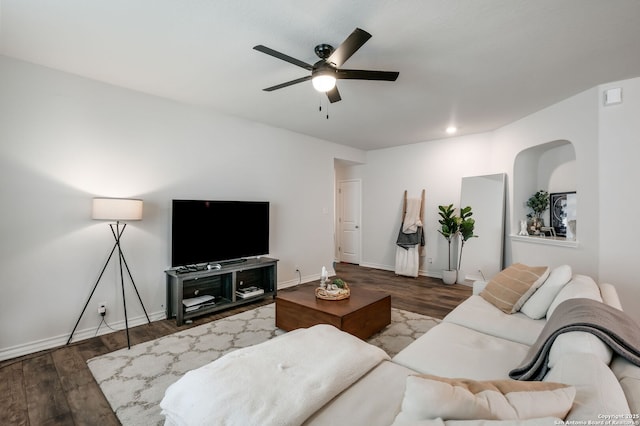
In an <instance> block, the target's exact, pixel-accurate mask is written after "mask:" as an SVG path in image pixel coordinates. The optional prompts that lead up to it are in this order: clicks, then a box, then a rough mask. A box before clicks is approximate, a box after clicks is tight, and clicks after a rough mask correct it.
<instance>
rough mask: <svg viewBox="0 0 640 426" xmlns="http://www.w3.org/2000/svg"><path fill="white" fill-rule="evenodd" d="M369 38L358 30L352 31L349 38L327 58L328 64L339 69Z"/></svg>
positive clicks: (364, 32) (367, 34)
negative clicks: (332, 64)
mask: <svg viewBox="0 0 640 426" xmlns="http://www.w3.org/2000/svg"><path fill="white" fill-rule="evenodd" d="M370 38H371V34H369V33H368V32H366V31H365V30H361V29H360V28H356V29H355V30H353V32H352V33H351V34H349V37H347V38H346V40H345V41H343V42H342V44H341V45H340V46H338V47H337V48H336V50H334V52H333V53H332V54H331V56H329V57H328V58H327V61H328V62H331V63H334V64H335V66H336V67H340V66H341V65H342V64H344V63H345V62H346V61H347V59H349V58H350V57H351V55H353V54H354V53H356V51H357V50H358V49H360V48H361V47H362V45H363V44H365V43H366V42H367V40H369V39H370Z"/></svg>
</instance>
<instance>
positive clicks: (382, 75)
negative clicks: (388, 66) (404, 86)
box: [336, 70, 400, 81]
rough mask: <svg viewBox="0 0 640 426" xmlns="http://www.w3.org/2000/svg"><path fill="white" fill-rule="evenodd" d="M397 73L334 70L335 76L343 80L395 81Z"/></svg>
mask: <svg viewBox="0 0 640 426" xmlns="http://www.w3.org/2000/svg"><path fill="white" fill-rule="evenodd" d="M399 75H400V73H399V72H397V71H370V70H336V78H337V79H343V80H346V79H350V80H384V81H396V79H397V78H398V76H399Z"/></svg>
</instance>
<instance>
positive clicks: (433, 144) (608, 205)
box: [352, 78, 640, 321]
mask: <svg viewBox="0 0 640 426" xmlns="http://www.w3.org/2000/svg"><path fill="white" fill-rule="evenodd" d="M607 87H623V89H624V95H623V97H624V102H623V104H621V105H616V106H611V107H602V106H601V105H602V103H601V102H602V101H601V92H602V90H604V89H605V88H607ZM639 116H640V78H636V79H633V80H627V81H624V82H618V83H611V84H610V85H606V86H602V87H600V88H593V89H590V90H587V91H585V92H582V93H580V94H577V95H575V96H573V97H571V98H569V99H566V100H564V101H562V102H559V103H557V104H555V105H552V106H549V107H548V108H545V109H543V110H541V111H539V112H536V113H534V114H531V115H530V116H527V117H524V118H522V119H521V120H518V121H516V122H514V123H511V124H509V125H507V126H504V127H502V128H500V129H497V130H495V131H494V132H490V133H484V134H479V135H472V136H464V137H453V138H448V139H443V140H436V141H430V142H423V143H418V144H413V145H406V146H401V147H397V148H390V149H381V150H376V151H369V152H367V161H366V164H365V165H363V166H358V167H357V168H354V170H355V173H352V175H356V176H359V177H362V178H363V182H364V183H363V194H364V195H363V197H364V200H363V206H364V208H363V216H364V217H363V228H362V231H363V245H364V251H363V264H364V265H365V266H373V267H379V268H383V269H390V270H392V269H393V263H394V253H395V239H396V236H397V230H398V226H399V222H400V214H401V208H402V193H403V191H404V190H405V189H407V190H408V191H409V194H410V195H413V196H417V195H418V194H419V191H420V190H421V189H422V188H425V189H426V190H427V203H426V213H427V214H426V217H425V222H426V223H425V231H426V236H427V246H426V252H425V258H431V259H432V260H433V263H432V264H429V263H424V262H423V264H422V265H421V273H422V274H425V275H430V276H440V274H441V270H442V269H443V268H445V266H446V261H447V251H446V242H445V240H444V238H442V237H441V236H440V235H439V234H438V233H437V231H436V230H437V227H438V223H437V220H438V217H437V210H436V209H437V206H438V205H439V204H448V203H455V204H456V205H457V204H458V201H459V196H460V180H461V178H462V177H463V176H473V175H483V174H492V173H501V172H506V173H507V174H508V183H507V187H508V195H507V223H506V224H507V230H506V231H507V234H509V233H517V232H518V227H517V224H518V223H519V220H520V219H521V218H523V216H524V215H525V214H526V208H525V207H524V206H522V204H523V202H524V201H525V200H526V199H527V198H528V197H529V196H530V195H531V194H532V193H533V192H535V190H537V189H540V188H537V187H536V185H538V184H539V182H537V181H535V178H534V181H532V182H530V184H531V191H526V194H515V193H514V182H513V179H514V169H513V168H514V163H515V159H516V156H517V155H518V153H520V152H522V151H523V150H526V149H528V148H531V147H535V146H538V145H541V144H546V143H549V142H554V141H568V142H570V143H571V146H568V145H566V142H562V143H565V145H563V146H560V147H558V148H555V149H554V150H552V151H551V154H553V155H555V158H553V159H549V160H550V162H552V163H553V162H555V163H554V165H552V166H550V167H552V168H553V167H555V169H554V170H553V172H552V171H551V169H549V170H546V171H545V172H544V173H545V174H551V182H550V184H551V187H550V189H551V190H553V191H565V190H576V191H577V193H578V207H577V209H578V224H579V225H578V239H579V243H578V245H577V247H558V246H549V245H540V244H531V243H526V242H516V241H511V239H510V238H507V239H506V244H505V257H506V258H505V262H506V264H507V265H508V264H511V263H513V262H524V263H529V264H546V265H549V266H552V267H553V266H558V265H560V264H564V263H567V264H570V265H571V266H572V268H573V271H574V273H578V274H586V275H591V276H593V277H594V278H595V279H596V280H597V281H600V282H604V281H608V282H612V283H613V284H615V285H616V286H617V287H618V289H619V292H620V295H621V298H622V303H623V306H624V308H625V310H626V311H627V312H628V313H629V314H630V315H631V316H632V317H634V318H635V319H636V320H638V321H640V284H638V280H637V278H636V275H637V274H638V272H637V269H636V268H634V267H633V265H634V261H635V260H636V258H637V252H638V250H637V248H636V246H637V243H636V242H635V240H634V237H635V235H636V232H635V226H634V220H635V213H636V212H637V211H640V197H638V196H635V195H634V192H633V189H634V186H633V185H634V184H635V182H638V181H640V170H639V168H638V166H637V159H638V158H640V121H639V120H638V117H639ZM572 149H573V150H575V161H573V160H572V158H573V155H574V154H573V152H571V151H572ZM551 154H549V155H551ZM559 158H560V159H559ZM558 162H561V163H562V164H563V165H562V166H561V167H558V164H559V163H558ZM536 167H539V166H538V163H536ZM532 174H533V175H537V174H540V171H539V170H538V171H535V173H532ZM564 186H567V187H568V186H573V188H568V189H566V188H564ZM474 242H476V241H475V240H472V241H471V242H470V243H469V244H473V243H474ZM423 260H425V259H423Z"/></svg>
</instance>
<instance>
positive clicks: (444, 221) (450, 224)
mask: <svg viewBox="0 0 640 426" xmlns="http://www.w3.org/2000/svg"><path fill="white" fill-rule="evenodd" d="M438 215H440V218H441V219H440V220H438V223H439V224H440V229H438V232H439V233H440V234H442V236H443V237H444V238H445V239H446V240H447V243H448V244H449V269H448V270H449V271H451V270H452V269H451V242H452V241H453V240H454V239H455V238H456V237H457V236H458V233H459V232H460V218H459V217H457V216H456V209H455V208H454V207H453V204H449V205H448V206H438Z"/></svg>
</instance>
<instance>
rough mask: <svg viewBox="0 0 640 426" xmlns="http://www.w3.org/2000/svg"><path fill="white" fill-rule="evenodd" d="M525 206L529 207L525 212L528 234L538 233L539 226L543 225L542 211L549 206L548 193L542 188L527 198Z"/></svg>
mask: <svg viewBox="0 0 640 426" xmlns="http://www.w3.org/2000/svg"><path fill="white" fill-rule="evenodd" d="M527 207H529V208H530V209H531V212H530V213H529V214H527V218H528V219H529V221H530V222H529V226H528V228H527V229H528V231H529V235H540V228H541V227H543V226H544V221H543V219H542V213H544V212H545V211H546V210H547V208H549V193H548V192H547V191H545V190H543V189H541V190H540V191H538V192H536V193H535V194H533V195H532V196H531V197H530V198H529V199H528V200H527Z"/></svg>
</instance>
